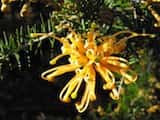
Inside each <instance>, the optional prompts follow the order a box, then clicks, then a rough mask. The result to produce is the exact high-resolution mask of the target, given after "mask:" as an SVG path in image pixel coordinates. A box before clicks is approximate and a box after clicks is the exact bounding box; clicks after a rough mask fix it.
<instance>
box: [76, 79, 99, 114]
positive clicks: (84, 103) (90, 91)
mask: <svg viewBox="0 0 160 120" xmlns="http://www.w3.org/2000/svg"><path fill="white" fill-rule="evenodd" d="M94 100H96V95H95V80H92V79H88V81H86V88H85V92H84V94H83V96H82V99H81V101H80V102H77V103H75V106H76V108H77V110H78V112H80V113H82V112H84V111H85V110H86V109H87V107H88V105H89V102H90V101H94Z"/></svg>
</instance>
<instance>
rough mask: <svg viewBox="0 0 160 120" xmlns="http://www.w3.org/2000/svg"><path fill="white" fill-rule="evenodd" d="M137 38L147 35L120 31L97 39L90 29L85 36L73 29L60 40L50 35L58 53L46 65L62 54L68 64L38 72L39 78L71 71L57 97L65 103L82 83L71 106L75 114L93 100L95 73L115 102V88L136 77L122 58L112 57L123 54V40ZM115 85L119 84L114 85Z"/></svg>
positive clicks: (48, 78)
mask: <svg viewBox="0 0 160 120" xmlns="http://www.w3.org/2000/svg"><path fill="white" fill-rule="evenodd" d="M122 34H124V35H125V34H126V35H125V36H124V37H122V38H120V39H118V38H117V36H119V35H122ZM37 35H41V34H37ZM45 35H46V34H45ZM137 36H149V35H148V34H138V33H134V32H130V31H120V32H117V33H115V34H113V35H109V36H102V37H99V34H98V32H95V31H93V30H91V31H89V32H88V33H86V34H85V36H84V35H81V34H79V33H76V32H74V31H73V30H71V32H70V33H69V34H68V35H67V36H66V37H62V38H58V37H56V36H54V35H51V37H53V38H55V39H56V40H59V41H60V42H61V43H62V47H61V50H62V53H61V54H60V55H58V56H56V57H55V58H53V59H52V60H51V61H50V64H51V65H54V64H56V61H57V60H59V59H60V58H62V57H64V56H66V55H67V56H69V58H68V61H69V64H66V65H60V66H57V67H53V68H52V69H49V70H47V71H45V72H44V73H42V75H41V77H42V78H43V79H45V80H48V81H54V79H55V77H57V76H59V75H63V74H64V73H67V72H72V71H74V72H75V75H74V76H73V77H72V79H71V80H70V81H69V82H68V83H67V84H66V85H65V87H64V88H63V89H62V91H61V93H60V95H59V98H60V100H61V101H63V102H66V103H68V102H70V101H71V100H72V99H76V98H77V96H78V91H79V89H80V87H81V85H82V83H85V90H84V93H83V95H82V96H81V97H80V98H81V99H80V101H77V102H76V103H75V106H76V108H77V110H78V111H79V112H84V111H85V110H86V109H87V107H88V105H89V102H90V101H94V100H96V94H95V86H96V73H97V72H98V73H99V74H100V76H101V77H102V79H103V83H104V84H103V89H104V90H110V97H111V98H112V99H114V100H118V99H119V97H120V89H119V88H120V87H119V86H120V85H121V84H122V83H123V82H124V83H126V84H129V83H132V82H134V81H136V79H137V74H136V73H135V72H134V71H132V70H131V69H130V66H129V63H128V61H127V60H126V59H124V58H122V57H117V56H114V54H118V53H120V52H121V51H123V50H124V49H125V47H126V41H127V40H128V39H131V38H133V37H137ZM97 41H100V42H99V43H98V42H97ZM115 73H117V74H119V76H120V78H119V80H117V79H116V77H115ZM117 83H119V84H120V85H118V86H117Z"/></svg>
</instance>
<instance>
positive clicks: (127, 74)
mask: <svg viewBox="0 0 160 120" xmlns="http://www.w3.org/2000/svg"><path fill="white" fill-rule="evenodd" d="M120 72H121V74H122V76H123V77H124V83H125V84H130V83H132V82H135V81H136V80H137V74H136V73H135V72H134V71H132V70H130V69H129V70H128V71H123V70H121V71H120Z"/></svg>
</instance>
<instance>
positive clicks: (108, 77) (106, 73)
mask: <svg viewBox="0 0 160 120" xmlns="http://www.w3.org/2000/svg"><path fill="white" fill-rule="evenodd" d="M95 68H96V70H97V72H99V73H100V75H101V77H102V78H103V79H104V80H105V82H106V83H105V85H104V86H103V87H104V89H110V88H112V86H110V85H111V83H112V84H114V83H115V77H114V75H113V73H112V72H111V71H110V70H108V68H106V67H104V66H102V65H101V64H96V66H95ZM107 86H108V87H107ZM109 86H110V87H109Z"/></svg>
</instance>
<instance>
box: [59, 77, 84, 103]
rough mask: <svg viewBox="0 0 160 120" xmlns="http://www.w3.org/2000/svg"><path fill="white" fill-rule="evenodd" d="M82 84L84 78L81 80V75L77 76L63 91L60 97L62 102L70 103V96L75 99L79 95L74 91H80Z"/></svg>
mask: <svg viewBox="0 0 160 120" xmlns="http://www.w3.org/2000/svg"><path fill="white" fill-rule="evenodd" d="M81 83H82V78H80V77H79V75H75V76H74V77H73V78H72V79H71V80H70V81H69V82H68V83H67V84H66V85H65V87H64V88H63V89H62V91H61V93H60V95H59V98H60V100H61V101H63V102H70V96H71V97H72V98H73V99H75V98H76V97H77V93H76V92H73V91H74V90H75V89H77V91H78V90H79V88H80V85H81Z"/></svg>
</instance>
